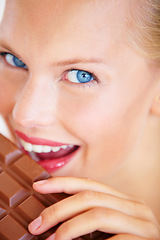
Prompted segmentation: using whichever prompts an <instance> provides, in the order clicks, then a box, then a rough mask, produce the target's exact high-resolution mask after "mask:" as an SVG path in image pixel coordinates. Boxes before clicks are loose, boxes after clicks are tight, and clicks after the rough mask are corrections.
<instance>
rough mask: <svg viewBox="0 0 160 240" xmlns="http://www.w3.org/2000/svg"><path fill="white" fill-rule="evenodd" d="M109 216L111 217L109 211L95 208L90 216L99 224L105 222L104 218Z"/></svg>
mask: <svg viewBox="0 0 160 240" xmlns="http://www.w3.org/2000/svg"><path fill="white" fill-rule="evenodd" d="M109 215H110V216H111V215H112V213H111V211H110V210H108V209H106V208H104V207H97V208H94V209H92V216H93V218H95V219H97V221H98V222H99V223H103V222H105V221H106V217H107V218H108V216H109Z"/></svg>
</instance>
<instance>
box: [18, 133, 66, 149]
mask: <svg viewBox="0 0 160 240" xmlns="http://www.w3.org/2000/svg"><path fill="white" fill-rule="evenodd" d="M15 133H16V135H17V136H18V137H19V138H21V139H23V140H24V141H26V142H29V143H31V144H36V145H47V146H54V147H59V146H62V145H69V144H67V143H60V142H54V141H52V140H48V139H43V138H36V137H30V136H27V135H26V134H24V133H22V132H19V131H17V130H16V131H15Z"/></svg>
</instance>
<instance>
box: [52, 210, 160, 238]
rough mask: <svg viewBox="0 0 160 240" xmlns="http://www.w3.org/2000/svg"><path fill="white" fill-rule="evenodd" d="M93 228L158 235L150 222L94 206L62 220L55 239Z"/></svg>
mask: <svg viewBox="0 0 160 240" xmlns="http://www.w3.org/2000/svg"><path fill="white" fill-rule="evenodd" d="M86 219H87V221H86ZM86 222H87V223H88V224H86ZM95 230H99V231H102V232H106V233H111V234H120V233H125V234H130V235H135V236H137V237H141V238H147V239H154V240H156V239H159V237H160V235H159V232H158V230H157V229H156V227H155V226H154V225H153V224H152V223H150V222H147V221H144V220H140V219H136V218H132V217H130V216H127V215H124V214H123V213H120V212H117V211H114V210H110V209H106V208H95V209H91V210H89V211H87V212H84V213H82V214H80V215H78V216H75V217H74V218H72V219H70V220H68V221H66V222H64V223H63V224H62V225H61V226H60V227H59V228H58V229H57V231H56V233H55V240H56V239H58V240H62V239H63V238H64V234H65V239H66V240H69V239H74V238H76V237H79V236H82V235H85V234H88V233H90V232H93V231H95Z"/></svg>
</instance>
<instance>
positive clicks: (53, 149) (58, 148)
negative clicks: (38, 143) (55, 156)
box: [52, 147, 61, 152]
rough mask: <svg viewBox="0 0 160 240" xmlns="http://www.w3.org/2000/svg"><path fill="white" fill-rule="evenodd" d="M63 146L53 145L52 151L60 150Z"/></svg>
mask: <svg viewBox="0 0 160 240" xmlns="http://www.w3.org/2000/svg"><path fill="white" fill-rule="evenodd" d="M60 148H61V147H52V151H53V152H58V151H59V150H60Z"/></svg>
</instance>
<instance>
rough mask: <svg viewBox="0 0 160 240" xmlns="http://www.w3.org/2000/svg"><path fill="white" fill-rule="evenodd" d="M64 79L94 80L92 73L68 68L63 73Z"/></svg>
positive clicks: (85, 81)
mask: <svg viewBox="0 0 160 240" xmlns="http://www.w3.org/2000/svg"><path fill="white" fill-rule="evenodd" d="M65 79H66V80H68V81H70V82H74V83H88V82H90V81H92V80H94V78H93V75H92V73H89V72H86V71H82V70H70V71H68V72H67V74H65Z"/></svg>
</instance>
